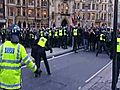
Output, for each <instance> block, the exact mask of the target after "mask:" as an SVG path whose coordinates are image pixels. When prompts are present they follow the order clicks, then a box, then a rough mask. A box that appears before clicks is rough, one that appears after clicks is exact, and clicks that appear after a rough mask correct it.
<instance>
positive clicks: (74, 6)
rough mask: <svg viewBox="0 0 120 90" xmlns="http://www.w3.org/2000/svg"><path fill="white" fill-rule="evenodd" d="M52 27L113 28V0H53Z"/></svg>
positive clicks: (51, 11) (51, 8) (51, 10)
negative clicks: (97, 26)
mask: <svg viewBox="0 0 120 90" xmlns="http://www.w3.org/2000/svg"><path fill="white" fill-rule="evenodd" d="M50 2H51V4H50V10H49V11H50V14H49V15H50V17H51V18H50V23H49V24H50V25H52V26H54V24H55V25H56V26H61V25H62V26H64V25H65V23H66V25H78V24H80V25H81V26H92V25H102V24H106V25H107V26H111V21H112V17H113V4H112V0H51V1H50Z"/></svg>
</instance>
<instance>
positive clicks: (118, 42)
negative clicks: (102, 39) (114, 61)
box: [117, 38, 120, 52]
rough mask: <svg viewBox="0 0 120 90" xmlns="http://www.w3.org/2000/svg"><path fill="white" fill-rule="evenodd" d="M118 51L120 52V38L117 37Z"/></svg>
mask: <svg viewBox="0 0 120 90" xmlns="http://www.w3.org/2000/svg"><path fill="white" fill-rule="evenodd" d="M117 52H120V38H117Z"/></svg>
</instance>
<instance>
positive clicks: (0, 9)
mask: <svg viewBox="0 0 120 90" xmlns="http://www.w3.org/2000/svg"><path fill="white" fill-rule="evenodd" d="M4 8H5V7H4V0H0V28H2V27H3V26H4V25H5V23H6V20H5V9H4Z"/></svg>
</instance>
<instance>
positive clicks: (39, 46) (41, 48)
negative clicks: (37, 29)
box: [32, 35, 52, 77]
mask: <svg viewBox="0 0 120 90" xmlns="http://www.w3.org/2000/svg"><path fill="white" fill-rule="evenodd" d="M47 38H48V35H45V36H44V37H40V38H38V39H36V48H35V50H33V52H32V53H35V54H36V55H35V56H36V58H35V63H36V65H37V67H38V69H37V71H39V72H41V69H40V62H41V58H42V59H43V61H44V63H45V66H46V70H47V73H48V75H50V74H51V72H50V68H49V64H48V61H47V57H46V52H45V51H46V50H50V53H52V48H51V47H50V45H49V42H48V39H47ZM39 76H40V75H38V74H35V77H39Z"/></svg>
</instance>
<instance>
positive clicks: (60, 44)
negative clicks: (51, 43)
mask: <svg viewBox="0 0 120 90" xmlns="http://www.w3.org/2000/svg"><path fill="white" fill-rule="evenodd" d="M58 33H59V48H60V47H62V48H63V29H62V27H60V28H59V32H58Z"/></svg>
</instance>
